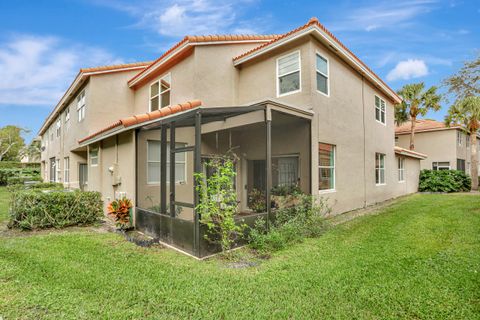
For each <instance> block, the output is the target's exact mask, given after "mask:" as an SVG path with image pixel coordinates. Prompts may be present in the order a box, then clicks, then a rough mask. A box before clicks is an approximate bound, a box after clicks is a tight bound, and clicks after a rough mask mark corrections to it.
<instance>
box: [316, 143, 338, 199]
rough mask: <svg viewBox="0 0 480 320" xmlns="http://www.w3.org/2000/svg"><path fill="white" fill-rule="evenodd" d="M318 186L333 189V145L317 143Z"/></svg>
mask: <svg viewBox="0 0 480 320" xmlns="http://www.w3.org/2000/svg"><path fill="white" fill-rule="evenodd" d="M318 179H319V181H318V186H319V189H320V190H335V146H334V145H332V144H326V143H319V144H318Z"/></svg>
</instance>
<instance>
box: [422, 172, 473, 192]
mask: <svg viewBox="0 0 480 320" xmlns="http://www.w3.org/2000/svg"><path fill="white" fill-rule="evenodd" d="M471 184H472V181H471V179H470V177H469V176H467V175H466V174H465V173H464V172H463V171H458V170H422V171H421V172H420V181H419V186H418V190H419V191H420V192H461V191H470V187H471Z"/></svg>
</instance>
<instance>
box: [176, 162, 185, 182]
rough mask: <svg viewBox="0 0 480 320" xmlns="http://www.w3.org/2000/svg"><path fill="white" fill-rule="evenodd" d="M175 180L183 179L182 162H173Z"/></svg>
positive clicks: (183, 169) (183, 165) (183, 168)
mask: <svg viewBox="0 0 480 320" xmlns="http://www.w3.org/2000/svg"><path fill="white" fill-rule="evenodd" d="M175 181H176V182H183V181H185V164H184V163H180V164H179V163H177V164H175Z"/></svg>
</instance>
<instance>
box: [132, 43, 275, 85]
mask: <svg viewBox="0 0 480 320" xmlns="http://www.w3.org/2000/svg"><path fill="white" fill-rule="evenodd" d="M280 36H281V35H278V34H270V35H241V34H237V35H235V34H227V35H205V36H186V37H185V38H183V39H182V40H180V41H179V42H178V43H176V44H175V45H174V46H173V47H171V48H170V49H168V50H167V51H165V52H164V53H163V54H162V55H161V56H160V57H159V58H158V59H156V60H155V61H153V62H152V63H151V64H150V65H149V66H148V67H147V68H146V69H145V70H143V71H142V72H140V73H138V74H136V75H135V76H134V77H133V78H132V79H130V80H129V81H128V84H131V83H132V82H133V81H135V80H136V79H137V78H139V77H141V76H142V75H143V74H145V72H147V71H148V70H150V69H151V68H153V66H155V64H156V63H157V62H159V61H161V60H162V59H164V58H165V57H167V56H168V55H169V54H171V53H172V52H173V51H175V50H176V49H178V48H179V47H181V46H182V45H184V44H187V43H206V42H224V41H232V42H234V41H268V40H272V39H275V38H278V37H280Z"/></svg>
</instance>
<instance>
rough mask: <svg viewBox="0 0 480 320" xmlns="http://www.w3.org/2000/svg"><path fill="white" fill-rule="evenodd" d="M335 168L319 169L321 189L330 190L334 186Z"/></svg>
mask: <svg viewBox="0 0 480 320" xmlns="http://www.w3.org/2000/svg"><path fill="white" fill-rule="evenodd" d="M334 178H335V177H334V169H333V168H320V170H319V177H318V180H319V189H320V190H329V189H333V188H334Z"/></svg>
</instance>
